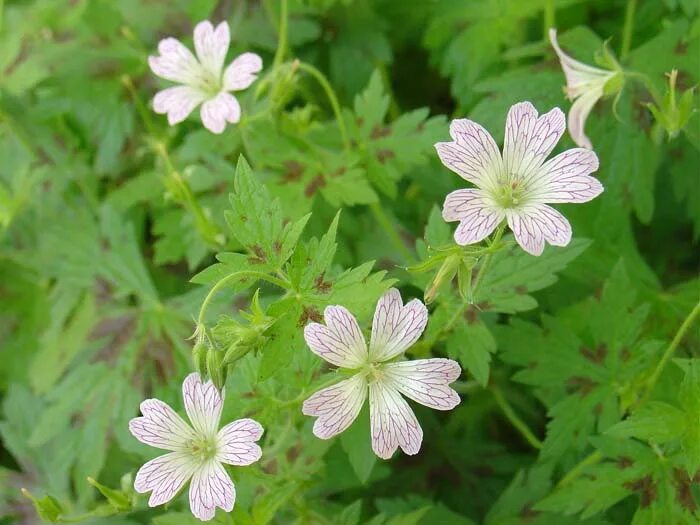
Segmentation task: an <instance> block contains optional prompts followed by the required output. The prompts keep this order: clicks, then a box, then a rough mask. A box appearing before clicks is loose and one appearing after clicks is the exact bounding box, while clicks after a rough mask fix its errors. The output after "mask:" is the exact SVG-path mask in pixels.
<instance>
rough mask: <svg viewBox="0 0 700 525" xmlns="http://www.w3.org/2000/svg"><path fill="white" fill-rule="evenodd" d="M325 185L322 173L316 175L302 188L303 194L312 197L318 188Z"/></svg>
mask: <svg viewBox="0 0 700 525" xmlns="http://www.w3.org/2000/svg"><path fill="white" fill-rule="evenodd" d="M325 185H326V180H325V179H324V178H323V176H322V175H316V176H315V177H314V178H313V180H312V181H311V182H309V184H308V185H307V186H306V188H304V195H306V196H307V197H312V196H313V195H314V194H315V193H316V192H317V191H318V190H319V189H320V188H323V187H324V186H325Z"/></svg>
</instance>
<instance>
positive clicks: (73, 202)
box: [0, 0, 700, 525]
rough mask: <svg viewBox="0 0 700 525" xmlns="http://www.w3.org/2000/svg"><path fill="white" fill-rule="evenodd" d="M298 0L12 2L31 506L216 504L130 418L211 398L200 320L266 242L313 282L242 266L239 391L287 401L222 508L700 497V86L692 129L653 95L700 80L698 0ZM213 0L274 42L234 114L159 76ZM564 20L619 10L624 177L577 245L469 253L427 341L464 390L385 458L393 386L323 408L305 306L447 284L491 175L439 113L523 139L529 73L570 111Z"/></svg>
mask: <svg viewBox="0 0 700 525" xmlns="http://www.w3.org/2000/svg"><path fill="white" fill-rule="evenodd" d="M283 5H284V4H282V3H280V2H276V1H272V0H269V1H264V0H263V1H253V0H248V1H244V0H220V1H216V0H148V1H136V0H90V1H88V0H77V1H75V0H71V1H69V0H34V1H29V0H27V1H12V0H5V2H4V5H3V2H2V1H0V228H1V230H0V276H1V278H0V345H1V349H2V350H1V354H0V356H1V358H2V366H1V367H0V398H1V400H2V410H1V412H0V418H1V421H0V437H1V439H2V446H1V447H0V516H2V518H0V523H8V524H9V523H35V522H36V521H38V519H39V518H38V517H37V511H36V509H35V508H34V506H33V503H32V500H31V499H30V498H29V497H25V496H23V495H22V494H21V493H20V488H26V489H27V490H28V492H27V495H28V496H29V495H31V497H32V498H35V501H36V502H38V503H37V505H38V508H39V510H40V511H41V513H42V514H43V516H44V517H45V518H49V519H58V520H59V521H70V520H75V521H81V520H82V519H84V520H85V522H86V523H88V522H91V523H99V524H103V523H104V524H106V525H126V524H138V523H154V524H156V525H175V524H177V525H179V524H186V523H196V520H195V519H194V518H192V517H191V515H190V514H189V512H188V509H187V503H186V497H180V498H178V499H176V500H175V501H174V502H173V503H172V504H171V505H169V506H168V507H166V508H165V509H163V508H158V509H148V508H147V507H146V504H145V501H146V500H145V498H144V497H142V496H140V497H138V498H137V497H135V496H134V494H133V492H132V491H131V488H130V484H131V482H130V477H129V476H130V474H133V473H134V472H135V470H136V469H137V468H138V467H139V466H140V465H141V464H142V463H143V462H144V460H146V459H148V458H150V457H153V456H154V451H153V450H152V449H149V448H148V447H146V446H144V445H141V444H140V443H138V442H137V441H136V440H135V439H133V438H132V436H131V435H130V434H129V433H128V430H127V421H128V420H129V419H130V418H132V417H134V416H136V415H137V413H138V404H139V402H140V401H141V400H142V399H144V398H146V397H151V396H153V397H158V398H160V399H163V400H165V401H167V402H169V403H171V404H172V405H173V406H175V407H178V408H181V399H180V393H179V389H180V384H181V381H182V379H183V377H184V376H185V375H186V374H187V373H188V372H189V371H190V370H191V369H192V362H191V349H192V341H191V340H188V337H190V336H191V335H192V333H193V331H194V328H195V323H194V321H193V319H194V318H195V317H196V316H197V313H198V311H199V307H200V305H201V303H202V301H203V299H204V297H205V295H206V294H207V292H208V290H209V289H210V288H211V286H212V285H213V283H214V282H215V281H216V280H217V279H219V278H220V277H222V276H224V275H226V274H227V273H230V272H232V271H239V270H242V269H251V268H252V269H254V270H256V271H260V272H263V273H267V274H269V275H273V276H274V275H280V274H283V275H285V276H287V277H288V278H289V279H290V281H291V282H293V283H294V287H295V290H296V293H295V294H291V295H290V294H289V293H283V292H282V291H280V288H279V287H276V286H275V285H273V284H269V283H265V282H260V281H258V282H256V281H255V280H254V279H248V280H244V281H241V280H236V281H232V282H231V286H229V287H226V288H225V290H224V291H222V292H221V293H219V294H217V295H216V297H215V299H214V302H213V303H212V306H211V308H210V309H209V311H208V313H207V320H208V323H209V324H210V326H212V327H214V328H213V330H214V332H213V333H214V335H215V336H216V337H217V338H218V339H219V340H220V341H221V343H222V344H223V345H228V344H231V342H232V341H234V340H235V341H239V340H242V338H244V337H248V339H246V340H245V344H247V345H248V347H246V348H249V349H250V350H251V351H249V352H248V353H247V354H246V355H245V356H244V357H243V358H242V359H241V360H239V361H237V362H236V363H235V366H233V367H231V370H230V371H229V376H228V380H227V405H226V408H225V413H224V420H227V419H233V418H237V417H242V416H243V415H253V416H254V417H255V418H256V419H258V420H259V421H261V422H262V423H263V425H264V426H265V428H266V433H265V436H264V438H263V443H262V444H263V451H264V456H263V460H262V461H261V462H260V463H258V464H256V465H254V466H251V467H245V468H237V469H233V471H232V475H233V477H234V480H235V482H236V487H237V491H238V498H237V503H236V507H235V509H234V511H233V513H232V514H231V515H230V516H227V515H225V514H224V513H221V512H220V513H219V514H218V515H217V518H216V520H215V522H216V523H235V524H237V525H238V524H265V523H280V524H289V523H300V524H314V525H316V524H321V525H322V524H334V525H335V524H338V525H354V524H365V523H372V524H383V523H390V524H392V525H410V524H431V525H438V524H450V525H452V524H454V525H466V524H473V523H484V524H487V525H506V524H508V525H514V524H529V525H545V524H556V525H566V524H569V523H587V524H626V523H636V524H649V525H665V524H669V525H675V524H686V523H687V524H692V523H698V520H699V518H698V516H700V511H699V510H698V499H697V497H698V496H699V495H700V486H699V485H698V481H700V477H699V476H698V468H699V467H700V361H698V359H700V330H698V324H697V323H695V324H693V322H692V319H690V318H688V316H689V314H690V313H691V311H693V308H694V307H695V305H696V303H697V302H698V300H699V299H700V280H699V279H698V267H699V266H698V265H699V263H700V250H698V238H699V236H700V169H699V166H700V120H699V119H700V117H699V114H698V112H697V111H696V112H695V113H694V114H693V115H692V116H691V118H690V120H689V121H688V122H687V123H686V124H685V127H684V130H683V131H682V132H681V133H679V134H678V135H677V136H674V137H669V136H668V134H667V133H666V132H665V130H664V129H663V127H662V126H660V125H659V122H657V121H656V120H655V118H654V116H653V114H652V112H651V111H650V110H649V109H648V106H647V104H648V103H650V102H654V101H656V103H657V104H658V103H659V101H661V100H662V98H663V96H664V94H665V93H666V92H667V90H668V80H667V78H666V76H665V73H669V72H670V71H671V70H672V69H674V68H675V69H677V70H678V71H679V75H678V86H677V88H678V90H679V95H680V93H682V92H683V91H685V90H686V89H688V88H690V87H692V86H693V85H695V84H696V83H697V82H698V80H699V79H700V19H699V18H698V15H699V6H698V3H697V1H696V0H663V1H661V0H659V1H640V2H637V1H635V0H627V1H623V0H591V1H585V0H556V1H555V0H529V1H521V0H439V1H438V0H435V1H419V0H404V1H396V0H308V1H301V0H299V1H290V2H289V5H288V13H286V15H287V16H285V13H284V12H283V11H284V10H283V9H282V7H283ZM204 19H209V20H212V21H214V22H218V21H220V20H227V21H228V22H229V23H230V25H231V30H232V42H233V43H232V48H233V49H232V51H231V53H230V54H229V60H230V58H231V57H232V56H234V53H235V54H237V53H239V52H242V51H246V50H252V51H255V52H257V53H259V54H260V55H261V56H262V57H263V60H264V64H265V66H264V70H263V72H262V74H261V76H260V79H259V80H258V82H257V83H256V84H254V85H253V86H252V87H251V88H250V89H249V90H247V91H246V92H245V93H244V94H243V95H242V96H241V98H240V100H241V105H242V108H243V119H242V121H241V123H240V124H238V125H232V126H229V127H228V128H227V130H226V131H225V133H224V134H222V135H220V136H216V135H213V134H211V133H209V132H208V131H207V130H205V129H204V128H203V127H202V125H201V122H199V120H198V118H195V117H192V118H190V119H189V120H188V121H187V122H185V123H183V124H181V125H178V126H177V127H172V128H171V127H168V126H167V122H166V120H165V118H164V117H163V116H161V115H156V114H155V113H153V112H152V110H151V108H150V107H149V103H150V102H149V101H150V99H151V98H152V96H153V94H154V93H155V92H156V91H157V89H159V87H161V86H162V85H164V84H161V82H160V81H159V80H158V79H157V78H156V77H155V76H154V75H152V74H151V73H150V71H149V70H148V65H147V56H148V55H149V54H154V53H155V50H156V47H157V43H158V41H159V39H161V38H163V37H165V36H175V37H177V38H179V39H182V40H183V41H186V42H190V40H189V39H190V37H191V31H192V27H193V25H194V24H195V23H197V22H198V21H200V20H204ZM284 20H287V21H288V26H287V27H286V29H285V27H284V26H285V24H286V22H284ZM550 26H555V27H557V28H558V30H559V35H560V42H561V44H562V46H563V47H565V49H566V50H567V51H568V52H569V53H571V54H572V55H573V56H575V57H576V58H578V59H579V60H581V61H583V62H587V63H594V57H595V56H596V54H600V52H601V51H602V50H603V41H605V40H609V48H610V49H611V50H612V52H614V53H615V54H616V55H617V58H618V60H619V61H620V63H621V64H622V67H623V68H624V69H625V70H626V71H629V72H633V74H630V75H628V76H626V77H625V86H624V88H623V90H622V92H621V94H620V95H619V97H617V98H613V97H608V98H606V99H605V100H603V101H602V102H601V103H599V104H598V105H597V106H596V107H595V109H594V112H593V114H592V116H591V118H590V119H589V121H588V123H587V132H588V135H589V136H590V137H591V140H592V142H593V145H594V148H595V150H596V152H597V153H598V155H599V157H600V169H599V171H598V172H597V174H596V175H597V176H598V177H599V178H600V179H601V181H602V182H603V184H604V186H605V188H606V189H605V192H604V193H603V194H602V195H601V197H599V198H598V199H596V200H595V201H593V202H591V203H589V204H586V205H577V206H571V205H565V206H562V208H561V209H562V210H563V212H564V213H565V215H566V216H567V217H568V218H569V220H570V221H571V223H572V226H573V230H574V240H573V241H572V243H571V244H570V245H569V246H568V247H566V248H552V247H548V248H547V249H546V250H545V253H544V254H543V255H542V256H541V257H539V258H535V257H532V256H530V255H527V254H525V253H524V252H523V251H522V250H519V249H516V248H515V247H513V248H512V249H509V250H508V251H505V252H500V253H498V254H497V255H496V256H495V257H494V260H493V262H492V264H491V266H490V268H489V271H488V272H487V273H486V274H485V276H484V281H483V283H482V285H481V287H480V288H479V292H478V295H477V297H475V298H474V301H473V304H469V303H465V302H464V300H463V299H462V298H461V297H460V295H459V294H458V291H457V290H456V288H454V287H452V286H451V285H450V284H449V283H443V285H442V287H441V288H440V291H439V294H438V296H437V298H436V300H435V301H434V302H433V304H432V305H430V309H431V318H430V322H429V324H428V330H427V333H426V335H424V338H423V339H422V340H421V341H422V342H421V343H419V344H418V345H417V346H416V347H414V348H413V349H412V352H413V355H415V356H427V355H434V356H444V355H448V356H450V357H453V358H455V359H458V360H459V361H460V363H461V364H462V366H463V368H464V369H465V373H464V375H463V377H462V378H461V381H460V382H459V383H457V386H456V388H457V389H458V390H459V391H460V393H461V394H462V396H463V400H462V403H461V405H459V406H458V407H457V408H456V409H455V410H453V411H451V412H448V413H437V412H434V411H430V410H427V409H423V408H422V407H417V408H416V413H417V416H418V419H419V420H420V421H421V424H422V425H423V428H424V431H425V439H424V442H423V447H422V450H421V453H420V454H419V455H417V456H414V457H408V456H405V455H403V454H397V455H396V456H395V457H394V458H393V459H392V460H390V461H382V460H377V458H376V457H375V456H374V455H373V454H372V453H371V449H370V446H369V438H368V432H369V431H368V421H367V419H368V418H367V415H366V413H365V412H363V414H361V416H360V418H359V419H358V421H357V422H356V423H355V424H354V425H353V426H352V427H351V428H350V429H349V430H348V431H347V432H345V433H344V434H343V435H342V436H341V437H339V438H335V439H333V440H331V441H327V442H326V441H320V440H318V439H316V438H314V437H313V435H312V434H311V425H312V420H311V418H308V417H305V416H303V415H302V414H301V411H300V403H301V401H302V400H303V399H304V398H305V397H307V396H308V395H309V394H310V393H311V392H313V391H314V389H315V385H318V384H320V383H321V382H323V380H324V378H325V379H327V377H325V376H323V375H322V373H325V371H326V368H325V367H324V366H323V365H322V363H321V361H320V359H317V358H316V357H315V356H313V354H311V352H310V351H309V350H308V348H307V347H306V345H305V344H304V341H303V338H302V334H301V327H303V325H304V324H305V323H306V322H308V321H309V320H312V319H316V320H317V319H318V318H319V314H320V312H322V310H323V307H324V306H326V305H328V304H343V305H345V306H347V307H348V308H350V309H351V310H352V311H353V312H355V313H356V314H357V315H358V317H359V318H360V320H361V321H363V322H364V326H365V328H368V326H369V322H370V319H371V314H372V311H373V309H374V305H375V303H376V300H377V298H378V297H379V295H380V294H381V293H382V292H383V291H384V290H386V289H387V288H388V287H389V286H391V285H392V283H395V284H394V285H395V286H398V287H399V288H400V289H401V290H402V293H403V295H404V297H405V298H409V297H412V296H413V297H422V296H423V294H424V292H425V290H426V289H427V288H428V287H429V286H430V283H431V281H432V279H433V277H435V272H436V270H437V268H430V269H428V270H427V271H426V272H423V273H416V272H408V271H406V267H408V266H412V265H418V264H419V263H420V262H425V261H426V260H427V259H428V258H429V256H430V255H431V254H434V251H429V250H428V247H431V248H435V247H439V246H443V245H449V244H450V243H451V242H452V241H451V232H452V229H453V225H448V224H446V223H444V222H443V221H442V219H441V218H440V215H439V207H440V206H441V205H442V202H443V200H444V197H445V195H446V194H447V193H448V192H449V191H451V190H453V189H455V188H458V187H460V186H464V183H463V181H462V180H461V179H459V177H457V176H456V175H454V174H453V173H452V172H450V171H448V170H447V169H446V168H444V167H443V166H442V165H441V164H440V162H439V160H438V158H437V156H436V154H435V152H434V148H433V144H434V143H435V142H437V141H441V140H448V121H449V119H450V118H452V117H466V116H468V117H469V118H471V119H473V120H476V121H478V122H480V123H481V124H482V125H484V126H485V127H486V128H487V129H488V130H490V131H491V132H492V133H493V134H494V136H495V137H496V138H497V140H502V136H503V125H504V121H505V115H506V112H507V110H508V108H509V107H510V105H511V104H513V103H514V102H517V101H522V100H529V101H531V102H532V103H533V104H535V106H536V107H537V108H538V109H539V110H540V112H544V111H547V110H549V109H550V108H551V107H553V106H559V107H561V108H562V109H564V110H565V111H567V110H568V108H569V107H570V103H569V102H568V101H566V100H565V99H564V95H563V92H562V86H563V85H564V76H563V74H562V71H561V68H560V65H559V62H558V60H557V59H556V56H555V54H554V52H553V51H552V49H551V46H550V45H549V43H548V41H547V39H546V30H547V29H548V28H549V27H550ZM285 31H286V33H287V38H286V39H284V32H285ZM280 34H282V35H283V36H282V42H281V43H280ZM284 40H286V42H287V45H285V43H284ZM297 59H298V61H295V60H297ZM326 79H327V81H326ZM319 80H320V82H319ZM329 94H330V98H329ZM336 97H337V101H336ZM693 101H694V106H697V97H696V96H695V97H694V99H693ZM336 102H337V104H338V105H339V106H340V108H337V107H335V104H336ZM571 146H572V143H571V142H570V139H569V138H568V137H567V136H565V138H564V139H563V140H562V143H561V144H560V145H559V148H560V149H561V148H567V147H571ZM241 155H243V156H244V157H245V159H246V161H247V164H250V166H251V167H252V170H248V169H247V164H246V163H245V161H241V164H240V166H239V168H238V170H237V168H236V166H237V165H238V163H239V156H241ZM229 194H232V196H231V198H230V199H229ZM341 209H342V212H341V213H339V214H338V210H341ZM227 211H228V213H226V212H227ZM309 213H311V215H310V216H307V214H309ZM290 221H291V222H290ZM295 221H298V222H295ZM304 221H308V222H306V225H305V228H303V231H302V227H303V225H304ZM288 224H293V225H294V226H293V227H291V228H290V227H289V226H287V225H288ZM217 254H223V255H219V257H218V263H217V260H216V258H215V256H216V255H217ZM475 262H478V261H475ZM214 263H216V264H214ZM193 276H196V277H194V279H192V277H193ZM191 279H192V280H191ZM258 289H259V298H260V305H261V306H260V308H259V309H258V308H255V307H252V306H251V298H252V296H253V294H254V293H255V291H256V290H258ZM251 311H252V315H249V316H245V315H241V312H249V313H250V312H251ZM220 314H221V315H222V316H221V317H220V316H219V315H220ZM684 320H686V322H685V324H683V326H682V327H681V325H682V323H684ZM679 328H680V329H679ZM251 334H252V335H251ZM669 349H670V350H671V352H670V353H669V352H668V350H669ZM664 356H665V357H664ZM667 358H671V359H667ZM124 475H126V477H124V478H123V476H124ZM87 477H90V478H91V479H94V480H97V482H99V483H100V484H102V494H101V493H100V491H98V490H96V488H95V486H94V485H95V483H89V482H88V481H86V478H87ZM105 487H111V488H112V489H114V490H116V491H119V492H109V490H108V489H107V488H105ZM47 494H48V495H50V496H51V498H54V499H51V498H46V499H43V500H42V499H41V498H44V497H45V496H46V495H47ZM105 496H107V498H106V497H105ZM59 508H60V510H59Z"/></svg>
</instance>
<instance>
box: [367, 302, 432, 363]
mask: <svg viewBox="0 0 700 525" xmlns="http://www.w3.org/2000/svg"><path fill="white" fill-rule="evenodd" d="M427 323H428V309H427V308H426V307H425V305H424V304H423V303H422V302H421V301H420V300H418V299H413V300H412V301H409V302H408V303H407V304H406V305H405V306H404V304H403V301H402V299H401V294H400V293H399V291H398V290H397V289H396V288H392V289H390V290H389V291H388V292H386V293H385V294H384V295H382V296H381V297H380V298H379V301H378V302H377V308H376V309H375V311H374V320H373V321H372V339H371V340H370V343H369V355H370V360H371V361H372V362H375V363H376V362H381V361H387V360H389V359H391V358H392V357H396V356H397V355H399V354H400V353H402V352H404V351H405V350H406V349H407V348H409V347H410V346H411V345H413V343H415V342H416V341H417V340H418V338H419V337H420V336H421V334H422V333H423V330H425V325H426V324H427Z"/></svg>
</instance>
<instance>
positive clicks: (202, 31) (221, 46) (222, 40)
mask: <svg viewBox="0 0 700 525" xmlns="http://www.w3.org/2000/svg"><path fill="white" fill-rule="evenodd" d="M230 42H231V35H230V34H229V28H228V23H227V22H221V23H220V24H219V25H218V26H216V29H214V26H213V25H212V24H211V22H209V21H208V20H205V21H204V22H200V23H199V24H197V25H196V26H195V28H194V49H195V51H196V52H197V58H199V62H200V63H201V64H202V66H203V67H204V68H206V69H207V71H209V73H210V74H212V75H214V76H215V77H216V78H220V77H221V70H222V69H223V67H224V60H225V59H226V53H227V52H228V46H229V43H230Z"/></svg>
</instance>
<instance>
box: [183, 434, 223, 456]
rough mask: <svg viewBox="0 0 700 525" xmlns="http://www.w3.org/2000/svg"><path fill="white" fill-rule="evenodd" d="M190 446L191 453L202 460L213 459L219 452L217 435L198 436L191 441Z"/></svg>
mask: <svg viewBox="0 0 700 525" xmlns="http://www.w3.org/2000/svg"><path fill="white" fill-rule="evenodd" d="M189 448H190V452H191V454H192V455H193V456H194V457H196V458H197V459H199V460H201V461H207V460H209V459H213V458H214V457H215V456H216V454H217V452H218V447H217V444H216V438H215V437H212V438H205V437H198V438H196V439H193V440H191V441H190V443H189Z"/></svg>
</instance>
